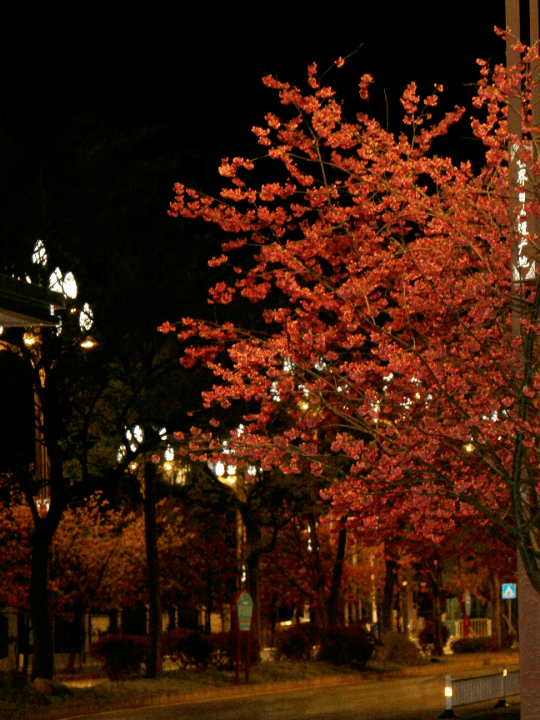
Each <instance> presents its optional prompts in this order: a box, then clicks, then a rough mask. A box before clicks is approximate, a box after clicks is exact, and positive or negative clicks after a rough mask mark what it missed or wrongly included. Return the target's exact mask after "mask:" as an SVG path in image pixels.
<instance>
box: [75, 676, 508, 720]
mask: <svg viewBox="0 0 540 720" xmlns="http://www.w3.org/2000/svg"><path fill="white" fill-rule="evenodd" d="M516 701H517V699H516V698H514V699H513V707H512V708H510V709H508V710H497V711H493V710H492V708H493V705H494V702H492V703H487V704H486V703H485V704H484V705H482V706H474V707H469V708H468V709H464V708H458V710H457V714H459V715H460V716H461V717H462V718H463V719H464V720H465V718H471V720H472V719H473V718H479V719H480V718H482V719H484V720H496V719H498V718H503V717H504V718H505V720H514V718H519V711H517V706H516V704H515V703H516ZM481 708H483V709H484V710H483V711H480V709H481ZM443 709H444V675H437V676H431V677H418V678H400V679H396V680H386V681H384V682H383V681H376V682H362V683H359V684H357V685H347V686H341V687H331V688H317V689H310V690H296V691H289V692H285V693H267V694H253V695H252V696H248V697H237V698H233V699H227V700H225V699H224V700H216V701H202V702H198V703H196V702H190V703H185V704H181V705H168V706H161V707H150V708H142V709H132V710H113V711H108V712H104V713H99V714H98V715H84V716H83V715H81V716H79V717H78V720H435V718H438V716H439V715H440V714H441V713H442V711H443Z"/></svg>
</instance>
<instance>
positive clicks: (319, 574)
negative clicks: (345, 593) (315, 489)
mask: <svg viewBox="0 0 540 720" xmlns="http://www.w3.org/2000/svg"><path fill="white" fill-rule="evenodd" d="M308 524H309V531H310V535H311V553H312V556H313V558H314V563H313V564H314V566H315V571H316V576H315V593H316V596H317V602H318V606H319V608H318V615H319V624H320V627H321V630H326V628H327V627H328V624H329V622H328V605H327V601H326V587H325V577H324V570H323V566H322V562H321V556H320V552H319V536H318V534H317V521H316V519H315V516H314V515H313V514H309V515H308Z"/></svg>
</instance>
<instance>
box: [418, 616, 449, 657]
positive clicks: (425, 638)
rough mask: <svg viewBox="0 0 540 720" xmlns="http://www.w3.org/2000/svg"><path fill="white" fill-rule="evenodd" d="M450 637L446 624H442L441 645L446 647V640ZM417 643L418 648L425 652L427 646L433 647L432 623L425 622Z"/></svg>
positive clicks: (430, 621)
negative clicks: (418, 644)
mask: <svg viewBox="0 0 540 720" xmlns="http://www.w3.org/2000/svg"><path fill="white" fill-rule="evenodd" d="M449 637H450V630H449V629H448V626H447V625H446V623H442V644H443V646H444V645H446V643H447V642H448V638H449ZM418 642H419V643H420V647H421V648H422V650H423V651H424V652H425V651H426V650H427V647H428V645H433V621H432V620H426V623H425V625H424V627H423V628H422V630H420V633H419V635H418Z"/></svg>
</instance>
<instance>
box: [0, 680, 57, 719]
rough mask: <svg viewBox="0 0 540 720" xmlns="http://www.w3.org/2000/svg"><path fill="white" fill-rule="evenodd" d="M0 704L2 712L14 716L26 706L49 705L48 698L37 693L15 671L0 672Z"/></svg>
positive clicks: (29, 683) (28, 682)
mask: <svg viewBox="0 0 540 720" xmlns="http://www.w3.org/2000/svg"><path fill="white" fill-rule="evenodd" d="M0 702H1V703H2V709H3V710H4V712H6V710H8V711H9V712H13V713H15V714H17V712H16V711H17V710H22V709H23V708H24V707H25V706H26V705H50V700H49V698H47V697H45V696H44V695H42V694H41V693H39V692H37V690H36V689H35V688H34V687H33V685H32V683H31V682H30V681H29V680H28V678H26V677H24V675H23V674H22V673H20V672H18V671H17V670H8V671H7V672H1V671H0ZM9 717H11V715H9Z"/></svg>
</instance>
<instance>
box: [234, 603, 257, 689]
mask: <svg viewBox="0 0 540 720" xmlns="http://www.w3.org/2000/svg"><path fill="white" fill-rule="evenodd" d="M233 612H234V616H235V619H236V684H237V685H238V684H239V682H240V660H241V654H242V652H241V649H242V636H244V637H245V638H246V643H245V646H246V655H245V667H246V682H249V671H250V669H251V620H252V617H253V600H252V599H251V595H250V594H249V593H248V592H246V591H245V590H241V591H240V592H239V593H238V594H237V595H236V597H235V598H234V608H233Z"/></svg>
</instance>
